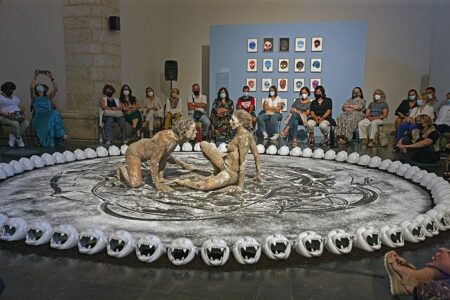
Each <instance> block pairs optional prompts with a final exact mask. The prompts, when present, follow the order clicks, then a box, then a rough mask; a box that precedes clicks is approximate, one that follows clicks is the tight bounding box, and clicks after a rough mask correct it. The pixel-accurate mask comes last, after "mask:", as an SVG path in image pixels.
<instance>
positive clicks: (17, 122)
mask: <svg viewBox="0 0 450 300" xmlns="http://www.w3.org/2000/svg"><path fill="white" fill-rule="evenodd" d="M15 90H16V85H15V84H14V82H11V81H7V82H5V83H3V84H2V86H1V94H0V125H9V126H11V129H10V133H9V140H8V145H9V146H10V147H11V148H12V147H14V145H16V144H17V146H19V147H21V148H23V147H25V143H24V142H23V139H22V134H23V133H24V132H25V130H26V129H27V128H28V126H29V125H30V122H29V121H28V120H27V119H26V114H25V107H24V106H23V104H22V103H21V101H20V99H19V97H17V96H16V95H14V91H15Z"/></svg>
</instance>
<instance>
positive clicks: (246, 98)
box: [236, 85, 257, 128]
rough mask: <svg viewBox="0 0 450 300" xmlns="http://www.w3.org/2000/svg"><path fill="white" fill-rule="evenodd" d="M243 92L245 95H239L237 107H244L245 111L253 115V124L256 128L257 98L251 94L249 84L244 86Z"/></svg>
mask: <svg viewBox="0 0 450 300" xmlns="http://www.w3.org/2000/svg"><path fill="white" fill-rule="evenodd" d="M242 92H243V96H241V97H239V99H238V101H237V104H236V109H243V110H245V111H247V112H248V113H249V114H250V115H251V116H252V125H253V128H255V125H256V121H257V118H256V114H255V109H256V99H255V97H253V96H250V95H249V93H250V87H249V86H248V85H246V86H244V87H243V88H242Z"/></svg>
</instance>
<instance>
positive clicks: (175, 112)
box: [164, 88, 183, 129]
mask: <svg viewBox="0 0 450 300" xmlns="http://www.w3.org/2000/svg"><path fill="white" fill-rule="evenodd" d="M179 97H180V90H179V89H177V88H173V89H172V90H171V91H170V97H169V98H168V99H167V100H166V105H165V107H164V109H165V111H166V117H165V120H164V129H170V128H172V123H174V122H176V121H178V120H179V119H180V118H181V117H182V116H183V114H182V107H181V101H180V98H179Z"/></svg>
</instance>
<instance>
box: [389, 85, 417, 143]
mask: <svg viewBox="0 0 450 300" xmlns="http://www.w3.org/2000/svg"><path fill="white" fill-rule="evenodd" d="M417 99H418V94H417V91H416V90H415V89H411V90H409V91H408V97H407V98H406V99H404V100H403V101H402V102H400V104H399V105H398V107H397V109H396V110H395V115H396V116H397V118H395V122H394V124H395V130H396V132H397V133H398V132H399V128H400V125H401V124H403V123H406V124H409V123H410V120H411V118H409V114H410V113H411V110H412V109H414V108H416V107H417ZM412 119H413V120H414V118H412ZM403 127H404V126H403ZM400 137H401V136H400ZM397 142H398V139H397V134H396V137H395V138H394V141H393V145H394V146H396V145H397Z"/></svg>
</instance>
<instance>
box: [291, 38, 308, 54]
mask: <svg viewBox="0 0 450 300" xmlns="http://www.w3.org/2000/svg"><path fill="white" fill-rule="evenodd" d="M294 51H295V52H305V51H306V38H304V37H297V38H295V48H294Z"/></svg>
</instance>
